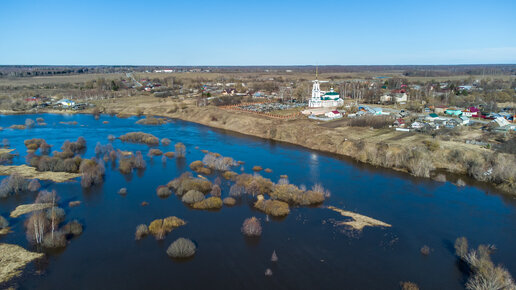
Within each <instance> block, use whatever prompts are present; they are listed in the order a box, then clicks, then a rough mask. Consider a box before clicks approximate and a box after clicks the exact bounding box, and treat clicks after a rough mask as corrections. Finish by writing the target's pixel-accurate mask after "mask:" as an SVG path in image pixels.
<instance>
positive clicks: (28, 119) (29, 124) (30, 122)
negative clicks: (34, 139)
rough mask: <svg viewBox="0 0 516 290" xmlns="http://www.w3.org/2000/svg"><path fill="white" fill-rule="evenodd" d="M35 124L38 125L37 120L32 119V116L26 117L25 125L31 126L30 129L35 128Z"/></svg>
mask: <svg viewBox="0 0 516 290" xmlns="http://www.w3.org/2000/svg"><path fill="white" fill-rule="evenodd" d="M35 125H36V122H34V120H32V119H30V118H27V119H25V126H26V127H27V128H29V129H31V128H34V126H35Z"/></svg>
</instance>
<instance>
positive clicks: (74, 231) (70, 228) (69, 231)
mask: <svg viewBox="0 0 516 290" xmlns="http://www.w3.org/2000/svg"><path fill="white" fill-rule="evenodd" d="M61 231H62V232H63V233H64V234H66V235H73V236H78V235H80V234H82V224H81V223H80V222H79V221H77V220H73V221H71V222H69V223H67V224H66V225H64V226H63V228H62V229H61Z"/></svg>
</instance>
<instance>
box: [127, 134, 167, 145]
mask: <svg viewBox="0 0 516 290" xmlns="http://www.w3.org/2000/svg"><path fill="white" fill-rule="evenodd" d="M119 139H120V140H122V141H123V142H131V143H143V144H147V145H159V139H158V138H157V137H156V136H154V135H152V134H148V133H144V132H130V133H127V134H125V135H122V136H120V137H119Z"/></svg>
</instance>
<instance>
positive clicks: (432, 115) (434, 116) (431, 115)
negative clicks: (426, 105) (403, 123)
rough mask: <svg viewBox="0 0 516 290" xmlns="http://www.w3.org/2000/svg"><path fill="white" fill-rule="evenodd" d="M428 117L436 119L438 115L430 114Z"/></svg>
mask: <svg viewBox="0 0 516 290" xmlns="http://www.w3.org/2000/svg"><path fill="white" fill-rule="evenodd" d="M429 116H430V117H432V118H437V117H439V115H437V114H436V113H432V114H430V115H429Z"/></svg>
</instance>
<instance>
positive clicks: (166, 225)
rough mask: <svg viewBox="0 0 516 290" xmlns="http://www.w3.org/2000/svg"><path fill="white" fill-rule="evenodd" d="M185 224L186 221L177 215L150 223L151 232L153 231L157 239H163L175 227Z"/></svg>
mask: <svg viewBox="0 0 516 290" xmlns="http://www.w3.org/2000/svg"><path fill="white" fill-rule="evenodd" d="M185 224H186V223H185V221H183V220H182V219H180V218H177V217H175V216H171V217H167V218H165V219H157V220H153V221H152V222H151V223H150V225H149V233H151V234H152V235H153V236H154V237H155V238H156V239H157V240H162V239H164V238H165V235H166V234H167V233H169V232H171V231H172V230H173V229H174V228H177V227H180V226H183V225H185Z"/></svg>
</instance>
